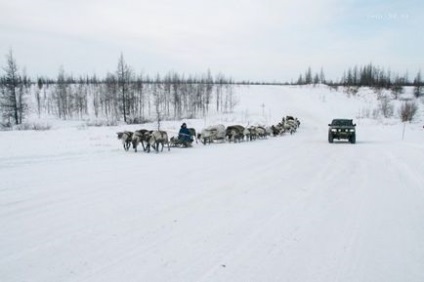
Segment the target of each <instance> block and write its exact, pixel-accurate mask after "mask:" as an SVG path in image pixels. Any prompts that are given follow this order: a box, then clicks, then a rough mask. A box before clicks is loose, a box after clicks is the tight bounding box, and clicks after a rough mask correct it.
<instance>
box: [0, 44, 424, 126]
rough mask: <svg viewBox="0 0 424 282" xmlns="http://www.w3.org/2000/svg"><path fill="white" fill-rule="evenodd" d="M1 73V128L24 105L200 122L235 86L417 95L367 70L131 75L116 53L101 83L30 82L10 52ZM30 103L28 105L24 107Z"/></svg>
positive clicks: (418, 84) (45, 110)
mask: <svg viewBox="0 0 424 282" xmlns="http://www.w3.org/2000/svg"><path fill="white" fill-rule="evenodd" d="M6 59H7V61H6V65H5V66H4V67H3V70H4V73H3V74H1V73H0V114H1V123H2V124H3V125H12V124H21V123H22V122H23V120H24V118H25V115H26V113H27V112H28V111H27V110H28V106H29V104H31V105H35V107H36V112H37V114H38V115H39V116H40V117H41V116H43V115H53V116H56V117H58V118H62V119H69V118H79V119H83V118H86V117H88V116H93V115H94V116H95V117H97V118H103V119H107V120H110V121H120V120H123V121H124V122H126V123H141V122H145V121H151V120H152V119H154V120H157V121H160V120H166V119H181V118H188V117H193V118H194V117H203V116H205V115H206V114H207V113H209V112H210V111H214V112H216V113H223V112H231V111H232V110H233V108H234V106H235V105H236V104H237V100H236V99H235V97H234V95H233V87H234V86H235V85H305V84H319V83H320V84H327V85H330V86H347V87H361V86H368V87H376V88H386V89H391V90H392V91H393V93H395V97H397V95H398V94H399V93H401V92H402V89H403V86H414V87H415V88H414V89H415V90H414V93H415V95H416V96H417V97H418V96H421V95H422V86H423V82H422V80H421V72H418V73H417V75H416V76H415V78H414V80H413V81H412V82H411V81H409V80H408V76H407V75H404V76H401V75H398V74H394V73H391V72H390V70H384V69H383V68H379V67H376V66H373V65H372V64H369V65H366V66H361V67H358V66H355V67H353V68H349V69H348V70H347V71H345V72H344V73H343V75H342V78H341V79H340V81H331V80H326V78H325V74H324V71H323V69H322V68H321V70H320V72H319V73H315V74H313V72H312V70H311V68H310V67H309V68H308V69H307V71H306V72H305V73H304V74H301V75H299V78H298V80H297V81H296V82H293V81H292V82H290V83H289V82H251V81H238V82H237V81H233V80H232V79H231V78H228V77H226V76H224V75H223V74H217V75H215V76H213V75H212V74H211V72H210V71H209V70H208V71H207V72H206V73H204V74H200V75H189V76H185V75H180V74H178V73H175V72H169V73H168V74H166V75H163V76H160V75H156V76H155V77H149V76H147V75H137V74H136V73H135V71H134V70H133V69H132V68H131V66H129V65H128V64H127V63H126V62H125V60H124V56H123V55H122V54H121V56H120V58H119V60H118V65H117V69H116V71H115V72H113V73H108V74H107V75H106V76H105V77H104V78H99V77H97V76H96V75H92V76H80V77H77V78H76V77H74V76H71V75H68V74H66V73H65V71H64V69H63V68H61V69H60V70H59V73H58V75H57V77H56V78H54V79H53V78H48V77H43V76H40V77H38V78H37V79H36V80H35V81H33V80H31V79H30V78H29V77H28V76H27V75H26V74H25V72H22V71H21V70H20V69H19V67H18V65H17V63H16V60H15V58H14V56H13V53H12V50H11V51H10V52H9V54H7V56H6ZM30 101H32V102H33V103H30Z"/></svg>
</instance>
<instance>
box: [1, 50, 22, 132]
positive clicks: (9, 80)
mask: <svg viewBox="0 0 424 282" xmlns="http://www.w3.org/2000/svg"><path fill="white" fill-rule="evenodd" d="M3 69H4V71H5V76H4V78H3V79H2V88H3V89H2V91H1V99H0V106H1V107H0V109H1V114H2V117H3V119H4V120H6V121H7V122H8V123H9V124H12V122H13V123H14V124H20V123H22V120H23V116H24V110H25V108H26V104H25V101H24V97H23V95H24V94H25V92H23V90H22V87H23V82H22V77H21V76H20V75H19V71H18V65H17V64H16V60H15V58H14V57H13V52H12V50H10V51H9V53H8V54H7V55H6V66H5V67H4V68H3Z"/></svg>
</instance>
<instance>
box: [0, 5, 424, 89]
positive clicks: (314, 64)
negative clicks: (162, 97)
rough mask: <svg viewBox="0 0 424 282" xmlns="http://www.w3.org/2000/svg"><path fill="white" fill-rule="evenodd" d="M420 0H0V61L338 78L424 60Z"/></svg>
mask: <svg viewBox="0 0 424 282" xmlns="http://www.w3.org/2000/svg"><path fill="white" fill-rule="evenodd" d="M423 17H424V1H422V0H405V1H400V0H399V1H393V0H388V1H383V0H361V1H353V0H350V1H346V0H315V1H313V0H311V1H310V0H296V1H284V0H247V1H236V0H208V1H202V0H175V1H174V0H149V1H147V0H134V1H132V0H13V1H10V0H7V1H6V0H0V64H1V65H2V66H4V65H5V61H6V54H8V52H9V50H12V51H13V54H14V57H15V59H16V61H17V64H18V66H19V67H20V69H23V68H26V71H27V73H28V74H29V75H31V76H37V75H47V76H50V77H52V78H55V77H56V76H57V74H58V72H59V69H60V67H61V66H63V68H64V70H65V72H66V73H68V74H73V75H76V76H79V75H85V74H89V75H91V74H93V73H96V74H97V75H98V76H100V77H103V76H105V75H106V73H107V72H114V71H115V70H116V67H117V64H118V58H119V56H120V54H121V52H122V53H123V55H124V58H125V60H126V62H127V63H128V64H129V65H130V66H131V67H132V68H133V69H134V71H135V72H136V73H138V74H139V73H143V74H149V75H155V74H156V73H160V74H164V73H166V72H168V71H176V72H178V73H181V74H183V73H184V74H186V75H187V74H200V73H204V72H206V71H207V70H208V69H210V70H211V72H212V73H213V74H217V73H219V72H221V73H223V74H225V75H226V76H229V77H232V78H233V79H236V80H260V81H264V80H265V81H290V80H291V79H293V80H297V78H298V76H299V73H304V72H305V70H306V69H307V68H308V66H310V67H311V68H312V70H313V71H314V72H319V71H320V69H321V67H322V68H323V69H324V72H325V74H326V76H327V78H331V79H338V78H339V77H340V76H341V75H340V73H341V72H343V70H346V69H347V68H348V67H351V66H354V65H358V66H361V65H365V64H368V63H370V62H372V63H373V64H375V65H378V66H381V67H384V68H390V69H391V70H392V71H393V72H399V73H401V74H404V73H405V72H406V71H408V72H409V74H410V76H411V77H412V76H415V74H416V73H417V72H418V70H420V69H423V70H424V56H423V50H424V36H423V27H424V20H423Z"/></svg>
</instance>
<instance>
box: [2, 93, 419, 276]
mask: <svg viewBox="0 0 424 282" xmlns="http://www.w3.org/2000/svg"><path fill="white" fill-rule="evenodd" d="M235 93H236V94H237V99H238V105H237V107H236V108H235V111H234V112H233V113H231V114H225V115H220V116H217V115H215V116H208V117H207V118H205V119H201V120H200V119H199V120H183V121H167V122H163V123H162V124H161V126H162V129H164V130H167V131H168V132H169V135H170V136H173V135H176V134H177V131H178V128H179V125H180V124H181V123H182V122H187V123H188V126H189V127H194V128H196V129H197V130H198V131H200V130H201V129H202V128H204V127H206V126H208V125H212V124H217V123H222V124H224V125H231V124H241V125H247V124H265V125H272V124H276V123H277V122H279V121H280V120H281V118H282V117H283V116H286V115H293V116H296V117H298V118H299V119H300V121H301V126H300V128H299V129H298V131H297V132H296V133H295V134H293V135H289V134H285V135H283V136H279V137H268V138H267V139H264V140H256V141H254V142H243V143H238V144H234V143H228V142H226V143H216V144H211V145H207V146H204V145H202V144H200V143H198V144H196V143H195V144H194V146H193V148H186V149H183V148H171V150H170V151H168V150H167V149H166V148H165V150H164V151H163V152H161V153H154V152H152V153H149V154H148V153H144V152H141V151H139V152H137V153H135V152H134V151H133V150H132V149H130V151H128V152H125V151H124V149H123V148H122V144H121V143H120V141H119V140H118V139H117V138H116V132H118V131H123V130H135V129H140V128H148V129H153V128H155V126H156V124H154V123H152V124H145V125H137V126H136V125H131V126H129V125H120V126H115V127H87V126H84V125H83V123H82V122H76V121H74V122H71V121H66V122H58V121H57V122H53V121H51V122H53V127H52V129H50V130H47V131H8V132H0V148H1V149H0V150H1V153H0V179H1V182H0V281H5V282H6V281H7V282H15V281H31V282H57V281H90V282H91V281H93V282H94V281H98V282H106V281H111V282H116V281H211V282H216V281H291V282H293V281H301V282H305V281H308V282H309V281H322V282H328V281H343V282H348V281H361V282H366V281H369V282H377V281H381V282H389V281H408V282H414V281H416V282H422V281H424V239H423V238H424V129H423V128H422V126H423V122H422V120H423V118H422V113H421V112H419V114H418V116H417V119H416V120H415V122H412V123H408V124H402V123H401V122H400V121H399V119H398V118H397V117H393V118H392V119H381V118H380V119H369V118H368V117H369V113H370V112H371V111H372V110H373V109H374V108H375V107H377V100H376V99H375V97H374V96H375V95H373V92H372V91H371V90H363V91H360V92H359V93H358V94H357V95H348V94H346V93H343V92H342V91H334V90H330V89H329V88H327V87H325V86H317V87H289V86H284V87H283V86H251V87H238V88H237V89H235ZM422 106H423V105H422V104H421V105H420V107H421V108H422ZM364 113H368V116H367V115H366V114H364ZM395 115H396V113H395ZM332 118H352V119H354V122H355V123H356V124H357V126H356V128H357V143H356V144H350V143H348V142H345V141H340V142H337V141H336V142H335V143H334V144H329V143H328V141H327V130H328V123H329V122H331V119H332Z"/></svg>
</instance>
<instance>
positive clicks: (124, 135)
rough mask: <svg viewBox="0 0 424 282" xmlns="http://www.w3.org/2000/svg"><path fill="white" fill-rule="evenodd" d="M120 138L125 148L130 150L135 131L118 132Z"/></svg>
mask: <svg viewBox="0 0 424 282" xmlns="http://www.w3.org/2000/svg"><path fill="white" fill-rule="evenodd" d="M116 134H117V135H118V139H119V140H122V145H123V146H124V150H125V151H128V149H129V148H130V145H131V140H132V136H133V133H132V132H131V131H123V132H117V133H116Z"/></svg>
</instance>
